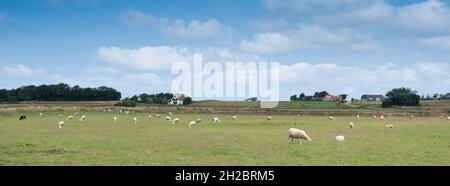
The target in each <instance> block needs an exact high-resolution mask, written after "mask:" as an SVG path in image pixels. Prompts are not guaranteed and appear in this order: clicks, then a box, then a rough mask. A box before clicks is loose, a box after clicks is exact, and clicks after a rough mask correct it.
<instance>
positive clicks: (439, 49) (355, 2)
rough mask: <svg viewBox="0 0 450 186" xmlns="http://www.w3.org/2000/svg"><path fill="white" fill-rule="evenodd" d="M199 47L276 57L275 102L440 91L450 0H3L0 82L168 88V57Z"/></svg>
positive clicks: (449, 38)
mask: <svg viewBox="0 0 450 186" xmlns="http://www.w3.org/2000/svg"><path fill="white" fill-rule="evenodd" d="M195 52H200V53H202V54H203V55H204V56H205V59H206V60H214V61H218V62H226V61H230V60H231V61H234V60H241V61H246V60H253V61H255V60H264V61H277V62H279V63H280V65H281V69H280V72H281V74H280V81H281V85H280V89H281V98H282V99H288V98H289V96H290V95H291V94H299V93H301V92H305V93H307V94H312V93H314V92H315V91H321V90H328V91H329V92H331V93H333V94H340V93H347V94H349V95H350V97H360V96H361V94H365V93H381V94H384V93H385V92H386V91H388V90H389V89H392V88H395V87H401V86H406V87H410V88H413V89H416V90H418V91H419V93H420V94H424V95H427V94H433V93H446V92H450V73H449V72H450V1H447V0H428V1H425V0H414V1H413V0H411V1H406V0H405V1H401V0H396V1H394V0H393V1H387V0H385V1H382V0H342V1H335V0H315V1H308V0H286V1H275V0H262V1H260V0H258V1H257V0H247V1H237V0H231V1H229V0H228V1H224V0H222V1H219V0H209V1H206V0H195V1H194V0H192V1H186V0H166V1H163V0H154V1H119V0H31V1H25V0H18V1H8V0H0V80H1V81H0V88H15V87H18V86H21V85H28V84H49V83H58V82H65V83H68V84H70V85H80V86H101V85H107V86H112V87H114V88H117V89H118V90H119V91H121V92H123V93H124V95H125V96H130V95H132V94H137V93H141V92H148V93H155V92H159V91H169V90H170V82H171V80H172V79H173V78H174V76H173V75H171V74H170V64H171V63H173V62H175V61H174V60H186V61H189V60H192V55H193V53H195ZM237 99H238V98H237ZM239 99H240V98H239Z"/></svg>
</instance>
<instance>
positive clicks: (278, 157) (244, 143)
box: [0, 112, 450, 165]
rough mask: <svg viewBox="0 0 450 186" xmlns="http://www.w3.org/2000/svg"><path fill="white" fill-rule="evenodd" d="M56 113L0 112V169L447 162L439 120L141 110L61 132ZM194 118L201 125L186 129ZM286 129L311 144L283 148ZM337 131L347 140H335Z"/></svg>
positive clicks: (94, 116) (449, 155)
mask: <svg viewBox="0 0 450 186" xmlns="http://www.w3.org/2000/svg"><path fill="white" fill-rule="evenodd" d="M58 114H59V113H56V112H53V113H50V112H47V113H44V115H43V116H39V115H38V114H37V113H29V114H26V115H27V117H28V119H27V120H26V121H18V116H19V115H20V114H19V113H15V114H12V115H1V116H0V165H450V122H447V121H445V120H440V119H439V118H419V117H417V118H415V119H413V120H409V119H407V118H387V119H388V121H389V123H392V124H394V125H395V127H394V128H393V129H387V128H384V124H383V123H382V122H380V121H378V120H374V119H371V118H366V117H364V118H361V119H360V120H356V119H355V118H350V117H336V118H337V121H336V122H333V121H328V120H327V118H326V117H302V118H297V117H295V116H289V117H287V116H273V120H271V121H267V120H265V117H264V116H243V115H238V119H237V121H231V116H229V115H220V116H219V117H221V119H222V122H221V123H220V124H217V125H213V124H211V122H210V118H211V116H212V115H186V114H177V113H175V117H179V118H180V119H181V123H180V124H178V125H172V124H169V122H166V121H165V120H164V119H163V118H161V119H155V118H153V119H150V120H149V119H147V118H146V115H147V114H144V113H130V114H129V115H127V114H123V113H104V112H87V113H86V112H85V113H80V115H86V116H87V121H84V122H81V121H79V120H78V119H79V118H75V120H73V121H66V126H65V128H63V129H59V128H58V127H57V123H58V121H60V120H61V119H59V117H58ZM64 115H65V116H67V115H69V113H64ZM113 116H118V117H119V121H118V123H117V124H113V123H112V117H113ZM135 116H136V117H138V119H139V122H138V124H136V125H134V124H132V118H133V117H135ZM163 117H164V115H163ZM196 118H202V119H203V123H201V124H199V125H197V126H196V127H194V128H188V127H187V124H188V122H189V121H191V120H194V119H196ZM350 121H353V122H354V123H355V124H356V128H355V129H350V128H349V127H348V123H349V122H350ZM291 127H295V128H300V129H303V130H305V131H306V132H307V133H308V134H309V136H310V137H311V138H312V140H313V143H312V144H311V145H308V144H304V143H303V144H299V142H298V141H295V143H294V144H290V143H288V139H287V130H288V129H289V128H291ZM339 134H343V135H345V138H346V141H345V142H342V143H338V142H336V141H335V139H334V137H335V136H336V135H339Z"/></svg>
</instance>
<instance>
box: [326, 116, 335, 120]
mask: <svg viewBox="0 0 450 186" xmlns="http://www.w3.org/2000/svg"><path fill="white" fill-rule="evenodd" d="M328 119H329V120H332V121H336V118H334V117H333V116H328Z"/></svg>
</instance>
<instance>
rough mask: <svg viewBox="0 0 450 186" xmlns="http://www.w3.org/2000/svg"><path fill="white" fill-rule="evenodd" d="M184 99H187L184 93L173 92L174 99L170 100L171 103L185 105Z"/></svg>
mask: <svg viewBox="0 0 450 186" xmlns="http://www.w3.org/2000/svg"><path fill="white" fill-rule="evenodd" d="M184 99H186V96H185V95H184V94H180V93H176V94H173V97H172V99H170V100H169V105H183V101H184Z"/></svg>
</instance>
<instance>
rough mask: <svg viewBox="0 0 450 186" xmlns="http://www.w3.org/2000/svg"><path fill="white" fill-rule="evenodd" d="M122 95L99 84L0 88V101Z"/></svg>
mask: <svg viewBox="0 0 450 186" xmlns="http://www.w3.org/2000/svg"><path fill="white" fill-rule="evenodd" d="M121 97H122V95H121V93H120V92H118V91H117V90H115V89H113V88H110V87H106V86H101V87H98V88H89V87H88V88H81V87H80V86H78V85H76V86H73V87H70V86H69V85H67V84H64V83H59V84H55V85H40V86H35V85H28V86H22V87H19V88H16V89H10V90H7V89H0V103H2V102H8V103H15V102H17V101H116V100H120V98H121Z"/></svg>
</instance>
